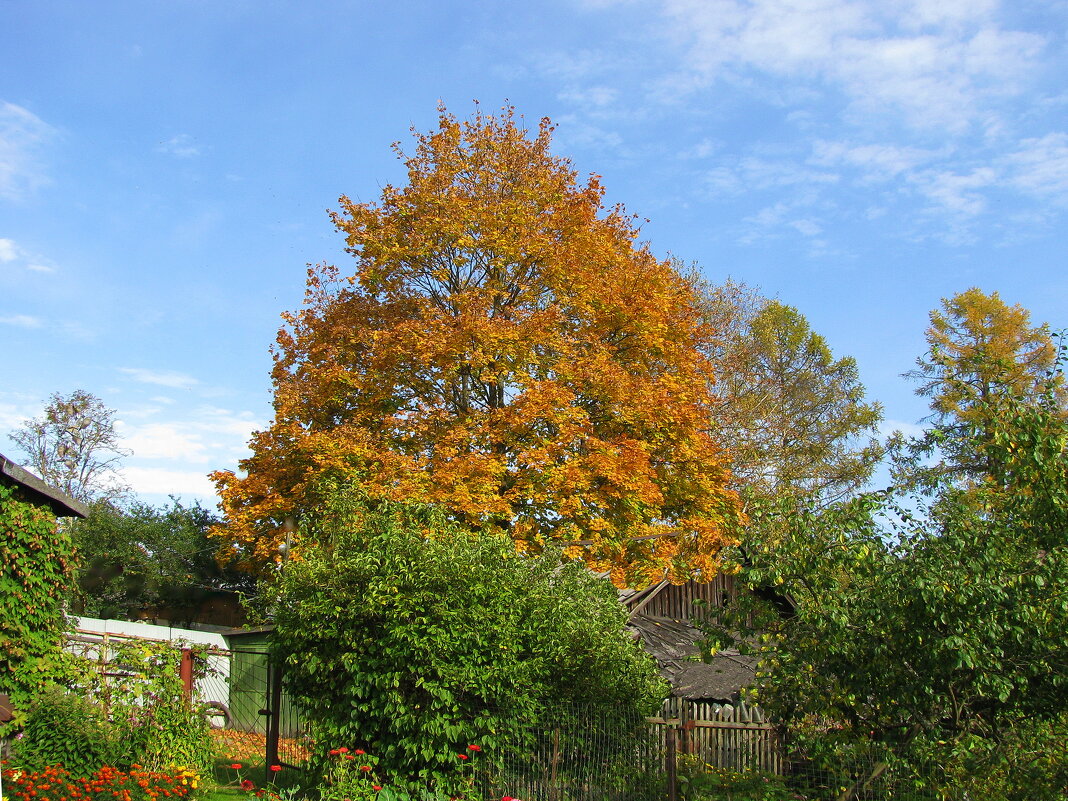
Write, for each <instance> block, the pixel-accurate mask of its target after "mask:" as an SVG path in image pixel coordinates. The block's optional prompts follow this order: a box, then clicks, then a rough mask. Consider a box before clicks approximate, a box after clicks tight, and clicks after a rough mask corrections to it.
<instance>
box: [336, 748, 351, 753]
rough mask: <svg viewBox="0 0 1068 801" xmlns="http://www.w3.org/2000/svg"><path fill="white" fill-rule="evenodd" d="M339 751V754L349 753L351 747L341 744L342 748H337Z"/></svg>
mask: <svg viewBox="0 0 1068 801" xmlns="http://www.w3.org/2000/svg"><path fill="white" fill-rule="evenodd" d="M337 752H338V753H339V754H347V753H348V752H349V749H348V748H346V747H345V746H341V748H339V749H337Z"/></svg>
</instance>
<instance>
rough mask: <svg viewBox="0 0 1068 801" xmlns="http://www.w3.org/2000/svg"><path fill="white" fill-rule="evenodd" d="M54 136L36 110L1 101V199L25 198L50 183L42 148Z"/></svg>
mask: <svg viewBox="0 0 1068 801" xmlns="http://www.w3.org/2000/svg"><path fill="white" fill-rule="evenodd" d="M54 135H55V129H54V128H52V126H50V125H48V124H47V123H46V122H44V121H43V120H41V119H40V118H39V117H37V116H36V115H35V114H33V113H32V112H30V111H27V110H26V109H24V108H23V107H22V106H16V105H15V104H14V103H7V102H3V101H0V199H4V200H12V201H17V200H22V199H23V198H24V197H26V196H27V195H29V194H30V193H32V192H33V191H34V190H36V189H37V188H38V187H40V186H42V185H43V184H46V183H47V182H48V177H47V174H46V172H45V167H44V164H43V162H42V160H41V152H40V151H41V149H42V147H43V145H44V144H45V143H46V142H47V141H48V140H49V139H50V138H52V136H54Z"/></svg>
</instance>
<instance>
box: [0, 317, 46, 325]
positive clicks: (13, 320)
mask: <svg viewBox="0 0 1068 801" xmlns="http://www.w3.org/2000/svg"><path fill="white" fill-rule="evenodd" d="M0 323H3V324H4V325H13V326H16V327H17V328H42V327H43V326H44V323H43V322H42V321H41V319H40V318H39V317H32V316H30V315H29V314H12V315H9V316H7V317H0Z"/></svg>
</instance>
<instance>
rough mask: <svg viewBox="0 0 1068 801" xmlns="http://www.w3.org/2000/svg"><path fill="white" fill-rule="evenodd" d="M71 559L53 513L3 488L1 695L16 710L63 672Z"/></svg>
mask: <svg viewBox="0 0 1068 801" xmlns="http://www.w3.org/2000/svg"><path fill="white" fill-rule="evenodd" d="M72 554H73V545H72V543H71V539H70V536H69V535H68V534H67V533H66V532H65V531H64V530H63V528H61V527H60V528H57V526H56V516H55V514H54V513H53V512H52V510H51V509H49V508H48V507H47V506H44V505H37V504H34V503H31V502H29V501H28V500H27V499H26V495H25V493H24V492H23V491H22V490H21V489H20V488H19V487H17V486H4V485H0V692H7V693H9V694H10V695H11V697H12V700H13V701H14V702H15V706H16V708H18V707H19V706H20V702H21V706H25V702H26V701H27V700H28V696H29V694H30V693H32V692H33V691H35V690H37V689H39V688H40V687H41V685H42V684H46V683H48V682H49V681H50V680H51V679H53V678H55V677H56V676H57V674H58V673H59V672H60V671H61V670H62V664H63V663H64V659H63V653H62V650H61V638H62V634H63V630H64V628H65V626H66V620H65V616H64V614H63V605H62V601H63V596H64V593H65V590H66V587H67V584H68V581H69V579H70V576H69V571H70V567H71V560H72ZM0 734H3V732H0Z"/></svg>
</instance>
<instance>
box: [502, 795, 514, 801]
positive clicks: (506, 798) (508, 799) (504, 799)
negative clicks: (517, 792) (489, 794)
mask: <svg viewBox="0 0 1068 801" xmlns="http://www.w3.org/2000/svg"><path fill="white" fill-rule="evenodd" d="M501 801H516V799H514V798H512V796H510V795H502V796H501Z"/></svg>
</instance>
